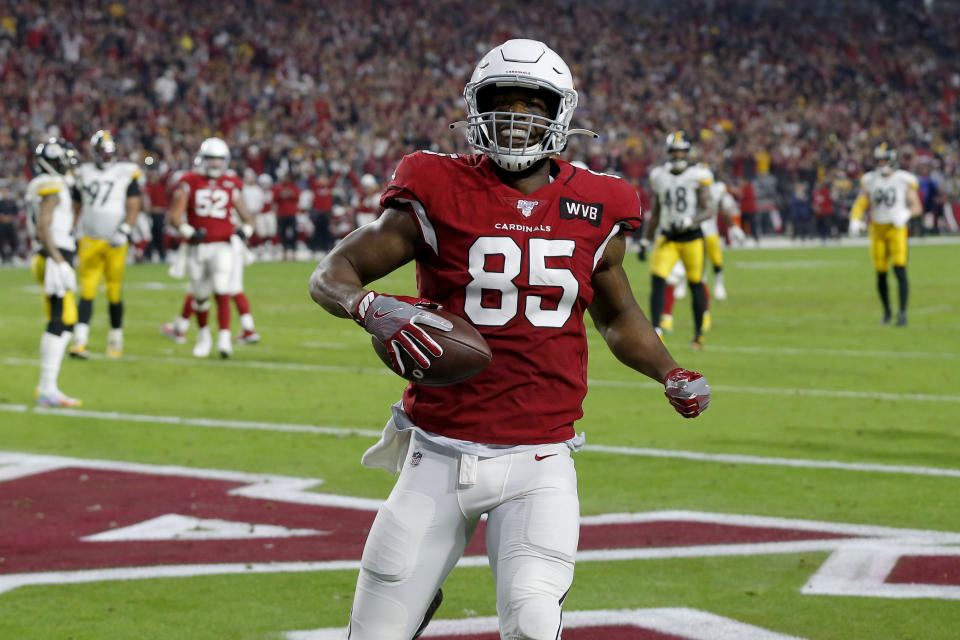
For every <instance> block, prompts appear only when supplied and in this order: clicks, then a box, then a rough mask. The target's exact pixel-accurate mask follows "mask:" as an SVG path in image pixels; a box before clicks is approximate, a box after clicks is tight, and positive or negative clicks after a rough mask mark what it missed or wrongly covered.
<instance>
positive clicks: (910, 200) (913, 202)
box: [907, 189, 923, 218]
mask: <svg viewBox="0 0 960 640" xmlns="http://www.w3.org/2000/svg"><path fill="white" fill-rule="evenodd" d="M907 206H908V207H910V216H911V217H912V218H918V217H920V216H921V215H923V204H922V203H921V202H920V195H919V194H918V193H917V190H916V189H908V190H907Z"/></svg>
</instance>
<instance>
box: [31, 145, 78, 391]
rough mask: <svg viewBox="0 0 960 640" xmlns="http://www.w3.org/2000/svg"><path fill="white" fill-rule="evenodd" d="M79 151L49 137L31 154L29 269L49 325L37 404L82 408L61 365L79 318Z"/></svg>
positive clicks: (42, 345)
mask: <svg viewBox="0 0 960 640" xmlns="http://www.w3.org/2000/svg"><path fill="white" fill-rule="evenodd" d="M76 161H77V160H76V152H75V151H74V150H73V148H72V147H70V146H69V145H68V144H67V143H66V142H65V141H64V140H59V139H57V138H50V139H48V140H47V141H45V142H42V143H40V144H39V145H38V146H37V148H36V150H35V151H34V154H33V173H34V176H35V177H34V178H33V180H31V181H30V184H29V185H28V186H27V194H26V204H27V211H28V216H27V228H28V231H29V233H30V237H31V239H32V240H33V244H34V246H35V247H36V248H37V254H36V255H34V257H33V262H32V263H31V271H32V272H33V275H34V277H35V278H36V279H37V282H39V283H40V284H41V285H42V286H43V302H44V310H45V312H46V315H47V327H46V330H45V331H44V332H43V336H42V337H41V338H40V382H39V384H38V385H37V390H36V395H35V399H36V403H37V404H38V405H39V406H43V407H78V406H80V404H81V402H80V401H79V400H77V399H76V398H71V397H70V396H68V395H66V394H64V393H63V392H62V391H60V388H59V386H58V382H57V379H58V378H59V377H60V364H61V363H62V362H63V354H64V352H65V351H66V350H67V344H68V343H69V342H70V336H71V332H72V330H73V326H74V324H75V323H76V322H77V304H76V300H75V298H74V291H75V290H76V288H77V277H76V274H75V273H74V271H73V267H72V266H71V265H70V263H71V261H72V260H73V254H74V252H75V251H76V248H77V245H76V241H75V240H74V238H73V224H74V210H73V203H72V198H71V193H70V191H71V187H72V186H73V169H74V165H75V164H76Z"/></svg>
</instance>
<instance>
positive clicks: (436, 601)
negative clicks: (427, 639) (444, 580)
mask: <svg viewBox="0 0 960 640" xmlns="http://www.w3.org/2000/svg"><path fill="white" fill-rule="evenodd" d="M441 602H443V589H437V595H435V596H433V601H432V602H431V603H430V606H429V607H427V612H426V613H425V614H423V622H421V623H420V628H419V629H417V632H416V633H415V634H413V638H411V640H417V638H419V637H420V635H421V634H422V633H423V632H424V630H425V629H426V628H427V625H428V624H430V620H431V619H433V614H435V613H436V612H437V609H439V608H440V603H441Z"/></svg>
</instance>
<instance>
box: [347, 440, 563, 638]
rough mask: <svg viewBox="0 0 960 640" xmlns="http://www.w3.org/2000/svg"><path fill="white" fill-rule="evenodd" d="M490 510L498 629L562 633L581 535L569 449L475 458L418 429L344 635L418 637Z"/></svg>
mask: <svg viewBox="0 0 960 640" xmlns="http://www.w3.org/2000/svg"><path fill="white" fill-rule="evenodd" d="M418 454H419V455H418ZM484 513H486V514H488V519H487V555H488V560H489V562H490V567H491V568H492V569H493V577H494V581H495V582H496V587H497V614H498V616H499V619H500V637H501V638H502V639H503V640H555V639H556V638H557V635H558V633H559V631H560V626H561V621H560V607H561V605H562V603H563V599H564V597H565V596H566V593H567V591H568V590H569V589H570V585H571V583H572V582H573V565H574V554H575V553H576V549H577V542H578V539H579V533H580V502H579V498H578V496H577V474H576V470H575V469H574V465H573V458H572V457H571V455H570V449H569V448H568V447H567V445H566V444H564V443H559V444H551V445H544V446H543V447H541V448H539V449H536V450H533V451H525V452H522V453H515V454H509V455H503V456H498V457H496V458H479V459H478V458H476V457H475V456H466V455H459V454H455V453H452V452H447V451H445V450H444V449H441V448H439V447H437V446H436V445H434V444H432V443H430V442H429V441H427V440H425V439H424V438H423V437H418V435H417V434H416V433H414V434H413V437H412V438H411V441H410V448H409V450H408V452H407V457H406V461H405V463H404V465H403V469H402V471H401V472H400V476H399V478H398V479H397V483H396V485H395V486H394V488H393V491H392V492H391V493H390V497H389V498H387V500H386V502H385V503H384V504H383V506H381V508H380V511H379V512H378V513H377V517H376V519H375V520H374V523H373V527H372V528H371V529H370V534H369V535H368V536H367V542H366V545H365V547H364V550H363V557H362V559H361V562H360V567H361V568H360V576H359V578H358V580H357V590H356V594H355V595H354V601H353V611H352V612H351V615H350V630H349V633H348V636H347V637H348V638H349V639H350V640H411V638H412V637H413V634H414V633H415V632H416V630H417V628H418V627H419V626H420V623H421V621H422V619H423V615H424V612H425V611H426V609H427V606H428V605H429V604H430V601H431V600H432V599H433V597H434V595H435V594H436V592H437V589H438V588H439V587H440V585H442V584H443V582H444V580H445V579H446V578H447V576H448V575H449V573H450V571H451V570H452V569H453V567H454V565H456V563H457V560H459V558H460V556H461V555H462V554H463V551H464V549H465V548H466V546H467V543H468V542H469V541H470V538H471V537H472V536H473V533H474V531H475V530H476V527H477V524H478V523H479V522H480V516H481V515H482V514H484Z"/></svg>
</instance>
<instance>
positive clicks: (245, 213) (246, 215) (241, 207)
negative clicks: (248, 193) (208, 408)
mask: <svg viewBox="0 0 960 640" xmlns="http://www.w3.org/2000/svg"><path fill="white" fill-rule="evenodd" d="M234 202H235V205H234V206H235V207H236V208H237V213H239V214H240V219H241V220H242V221H243V223H244V224H249V225H252V224H253V214H252V213H251V212H250V209H249V208H248V207H247V204H246V203H245V202H244V201H243V198H236V199H235V200H234Z"/></svg>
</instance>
